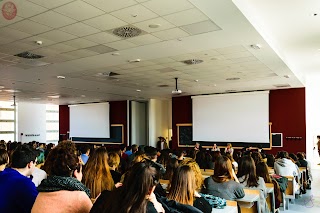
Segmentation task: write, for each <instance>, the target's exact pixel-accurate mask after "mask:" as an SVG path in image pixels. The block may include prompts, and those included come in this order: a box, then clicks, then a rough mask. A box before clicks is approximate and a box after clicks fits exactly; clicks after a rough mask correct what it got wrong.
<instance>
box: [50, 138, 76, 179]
mask: <svg viewBox="0 0 320 213" xmlns="http://www.w3.org/2000/svg"><path fill="white" fill-rule="evenodd" d="M44 170H45V171H46V172H47V174H48V175H49V176H62V177H72V176H73V177H75V178H77V179H78V180H79V181H81V179H82V168H81V164H80V161H79V158H78V156H77V149H76V146H75V144H74V143H73V142H71V141H62V142H60V143H59V144H58V145H57V146H56V147H55V148H54V149H52V150H51V151H50V153H49V154H48V157H47V160H46V161H45V163H44Z"/></svg>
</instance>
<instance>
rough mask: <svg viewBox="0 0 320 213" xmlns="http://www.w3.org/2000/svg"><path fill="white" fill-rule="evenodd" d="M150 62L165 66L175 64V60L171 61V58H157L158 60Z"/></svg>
mask: <svg viewBox="0 0 320 213" xmlns="http://www.w3.org/2000/svg"><path fill="white" fill-rule="evenodd" d="M151 61H152V62H155V63H157V64H166V63H171V62H175V60H173V59H171V58H159V59H154V60H151Z"/></svg>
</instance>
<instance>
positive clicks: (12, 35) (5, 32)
mask: <svg viewBox="0 0 320 213" xmlns="http://www.w3.org/2000/svg"><path fill="white" fill-rule="evenodd" d="M30 36H32V35H31V34H28V33H25V32H21V31H19V30H15V29H10V28H8V27H3V28H1V30H0V37H4V38H9V39H11V40H18V39H23V38H26V37H30ZM0 43H1V42H0Z"/></svg>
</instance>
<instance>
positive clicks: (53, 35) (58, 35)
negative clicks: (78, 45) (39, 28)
mask: <svg viewBox="0 0 320 213" xmlns="http://www.w3.org/2000/svg"><path fill="white" fill-rule="evenodd" d="M39 36H40V37H43V38H46V39H49V40H52V41H56V42H62V41H67V40H71V39H75V38H76V36H74V35H71V34H69V33H65V32H62V31H60V30H52V31H49V32H46V33H43V34H40V35H39Z"/></svg>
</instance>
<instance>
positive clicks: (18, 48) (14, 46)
mask: <svg viewBox="0 0 320 213" xmlns="http://www.w3.org/2000/svg"><path fill="white" fill-rule="evenodd" d="M32 49H34V46H32V45H28V44H25V43H22V42H14V43H10V44H5V45H1V46H0V52H3V53H6V54H12V55H14V54H18V53H21V52H24V51H27V50H32Z"/></svg>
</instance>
